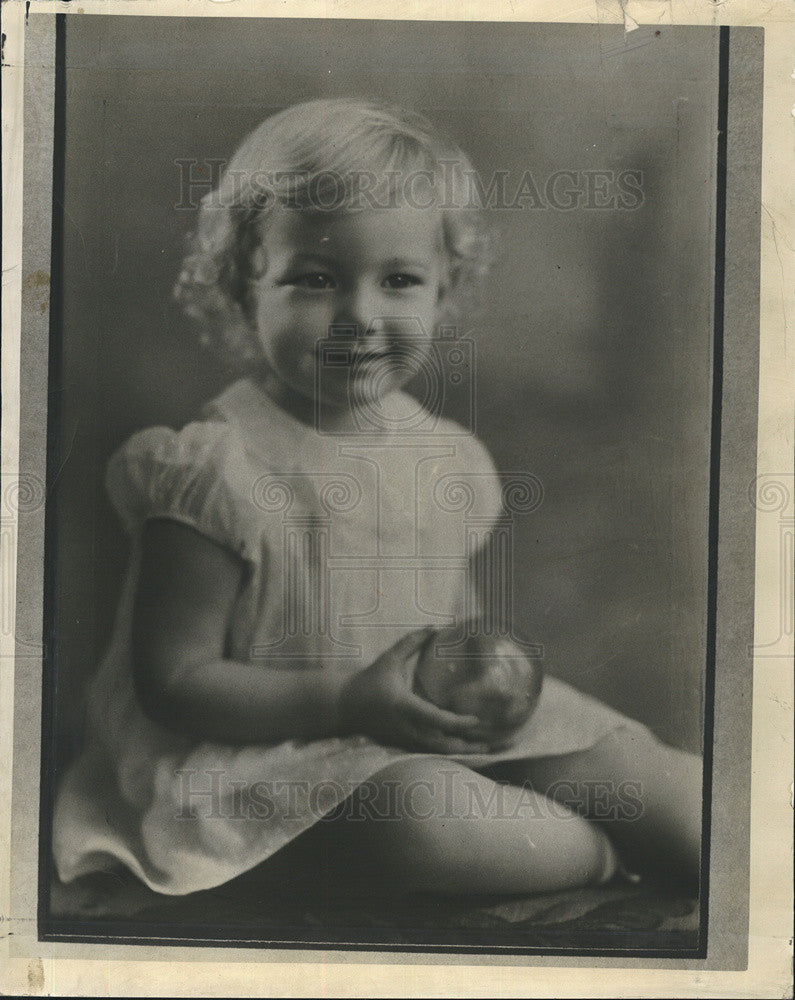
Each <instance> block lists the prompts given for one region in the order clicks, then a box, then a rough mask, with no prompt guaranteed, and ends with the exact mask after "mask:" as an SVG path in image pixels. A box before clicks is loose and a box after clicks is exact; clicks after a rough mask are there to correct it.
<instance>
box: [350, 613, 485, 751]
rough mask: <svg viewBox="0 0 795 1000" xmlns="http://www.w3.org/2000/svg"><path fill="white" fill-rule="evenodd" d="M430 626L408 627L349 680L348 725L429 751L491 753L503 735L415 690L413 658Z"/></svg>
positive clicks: (395, 743)
mask: <svg viewBox="0 0 795 1000" xmlns="http://www.w3.org/2000/svg"><path fill="white" fill-rule="evenodd" d="M431 632H432V629H420V630H419V631H417V632H410V633H409V634H408V635H406V636H404V637H403V638H402V639H400V640H399V641H398V642H396V643H395V645H394V646H392V647H391V648H390V649H388V650H387V651H386V652H385V653H382V655H381V656H379V657H378V659H377V660H376V661H375V662H374V663H372V664H371V665H370V666H369V667H368V668H367V669H366V670H362V671H361V672H360V673H358V674H355V675H354V676H353V677H351V678H350V680H348V681H347V682H346V684H345V686H344V687H343V689H342V692H341V693H340V702H339V713H340V721H341V722H342V725H343V727H344V729H345V730H346V731H348V732H355V733H362V734H364V735H366V736H370V737H371V738H372V739H374V740H377V741H378V742H379V743H385V744H388V745H390V746H400V747H404V748H405V749H408V750H423V751H426V752H429V753H443V754H460V753H488V752H489V751H491V750H494V749H497V747H498V744H499V743H503V744H504V740H497V738H496V737H495V738H491V737H490V734H488V733H487V732H486V731H485V730H484V727H483V724H482V722H481V721H480V720H479V719H478V718H477V717H476V716H474V715H458V714H457V713H455V712H447V711H445V710H444V709H441V708H437V707H436V705H432V704H431V703H430V702H428V701H426V700H425V699H424V698H421V697H420V696H419V695H417V694H415V693H414V691H413V690H412V687H413V680H414V678H413V668H412V665H411V662H410V660H411V657H412V655H413V654H414V653H416V652H417V650H418V649H419V648H420V646H421V645H422V644H423V642H425V641H426V640H427V639H428V637H429V635H430V634H431Z"/></svg>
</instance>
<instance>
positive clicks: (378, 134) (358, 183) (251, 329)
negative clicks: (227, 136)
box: [174, 98, 491, 370]
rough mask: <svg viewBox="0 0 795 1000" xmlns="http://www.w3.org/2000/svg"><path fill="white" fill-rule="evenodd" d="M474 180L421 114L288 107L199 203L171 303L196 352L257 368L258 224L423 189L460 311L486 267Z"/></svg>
mask: <svg viewBox="0 0 795 1000" xmlns="http://www.w3.org/2000/svg"><path fill="white" fill-rule="evenodd" d="M473 173H474V171H473V168H472V165H471V163H470V161H469V159H468V157H467V156H466V154H465V153H464V152H463V151H462V150H461V149H460V148H459V147H458V146H457V145H456V144H455V143H454V142H452V141H450V140H449V139H447V138H446V137H444V136H443V135H442V134H441V133H440V132H439V131H438V130H437V129H436V128H434V126H433V125H431V123H430V122H429V121H428V120H427V119H426V118H425V117H424V116H422V115H420V114H417V113H414V112H408V111H404V110H403V109H400V108H396V107H392V106H390V105H387V104H382V103H380V102H376V101H370V100H362V99H358V98H335V99H329V100H326V99H321V100H314V101H307V102H305V103H303V104H296V105H293V106H292V107H289V108H286V109H285V110H283V111H280V112H279V113H278V114H275V115H273V116H272V117H270V118H268V119H266V120H265V121H264V122H263V123H262V124H261V125H260V126H259V127H258V128H256V129H255V130H254V131H253V132H252V133H251V134H250V135H249V136H248V137H247V138H246V139H245V140H244V141H243V143H242V144H241V146H240V148H239V149H238V150H237V152H236V153H235V154H234V156H233V157H232V159H231V161H230V162H229V164H228V165H227V167H226V170H225V171H224V173H223V175H222V177H221V179H220V181H219V184H218V187H217V188H215V189H214V190H213V191H211V192H209V193H208V194H207V195H205V197H204V198H202V200H201V204H200V209H199V218H198V224H197V227H196V230H195V231H194V232H193V233H192V234H191V235H190V236H189V241H188V254H187V256H186V257H185V260H184V263H183V267H182V272H181V273H180V275H179V278H178V280H177V283H176V286H175V289H174V295H175V298H176V299H177V301H178V302H179V303H180V305H181V306H182V308H183V310H184V311H185V312H186V313H187V314H188V315H189V316H191V317H192V318H194V319H196V320H198V321H199V323H200V325H201V340H202V343H203V344H205V345H206V346H212V347H214V348H215V349H216V350H217V351H218V352H219V353H221V355H222V356H224V358H225V360H226V362H227V363H228V364H229V365H231V367H233V368H236V369H240V370H245V369H247V368H252V367H253V366H255V365H257V364H260V363H261V360H262V359H261V354H260V350H259V344H258V340H257V337H256V330H255V325H254V323H255V320H254V302H253V297H252V281H253V280H254V279H255V278H256V277H257V276H258V265H257V259H258V258H261V253H259V254H258V253H257V251H258V250H259V249H260V248H264V251H265V253H267V246H266V245H264V244H265V237H266V226H265V225H264V222H265V220H266V219H267V216H268V213H269V212H270V210H271V209H272V207H273V206H274V205H275V204H281V205H285V206H287V207H289V208H295V209H304V210H310V211H353V210H356V209H357V208H362V207H373V206H377V207H390V206H391V205H394V204H397V201H396V199H398V198H400V197H403V198H405V197H406V190H405V189H406V182H407V180H410V181H411V184H412V186H413V183H414V180H423V179H424V180H425V181H426V182H427V183H428V184H430V186H431V187H432V189H433V198H434V202H433V203H434V204H435V205H438V206H439V207H440V208H441V209H442V219H443V221H442V227H443V237H444V247H445V251H446V255H447V261H448V267H447V279H448V281H447V285H448V293H449V294H448V303H449V306H450V307H452V306H453V304H454V303H455V302H458V303H459V304H460V303H461V302H462V298H463V294H462V293H465V292H466V291H467V290H471V289H472V288H473V287H474V286H475V284H476V283H477V280H478V279H479V277H480V276H481V275H482V274H483V273H484V272H485V270H486V269H487V267H488V264H489V262H490V257H491V254H490V246H489V242H490V241H489V239H488V236H487V233H486V230H485V225H484V222H483V218H482V213H481V211H480V210H479V207H478V206H477V205H476V204H474V203H473V198H472V190H471V177H472V175H473ZM412 178H413V180H412ZM362 181H365V183H364V184H363V183H362ZM401 185H402V187H401ZM440 186H441V189H442V200H441V201H439V200H438V198H437V194H438V189H439V187H440ZM384 198H386V202H384V200H383V199H384ZM425 207H430V203H425ZM259 273H261V270H260V271H259ZM451 314H452V308H451Z"/></svg>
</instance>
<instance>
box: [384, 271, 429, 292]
mask: <svg viewBox="0 0 795 1000" xmlns="http://www.w3.org/2000/svg"><path fill="white" fill-rule="evenodd" d="M384 284H385V285H386V287H387V288H397V289H400V288H413V287H414V286H415V285H421V284H422V278H420V277H419V276H418V275H416V274H405V273H404V272H402V271H401V272H398V273H397V274H390V275H389V277H388V278H385V279H384Z"/></svg>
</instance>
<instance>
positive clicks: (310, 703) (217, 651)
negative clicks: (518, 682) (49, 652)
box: [132, 520, 486, 753]
mask: <svg viewBox="0 0 795 1000" xmlns="http://www.w3.org/2000/svg"><path fill="white" fill-rule="evenodd" d="M244 572H245V564H244V563H243V561H242V560H240V559H238V558H237V557H236V556H235V555H233V554H232V553H231V552H228V551H227V550H226V549H224V548H223V547H221V546H220V545H217V544H215V543H214V542H212V541H210V540H209V539H207V538H205V537H204V536H203V535H201V534H199V533H198V532H197V531H194V530H193V529H192V528H190V527H188V526H186V525H183V524H180V523H178V522H175V521H170V520H156V521H150V522H149V523H148V524H147V525H146V527H145V529H144V535H143V539H142V553H141V571H140V577H139V582H138V590H137V593H136V600H135V611H134V618H133V638H132V649H133V667H134V676H135V682H136V690H137V692H138V697H139V700H140V702H141V705H142V707H143V709H144V711H145V712H146V713H147V714H148V715H149V716H150V717H152V718H154V719H155V720H156V721H158V722H160V723H161V724H162V725H164V726H166V727H168V728H170V729H173V730H175V731H179V732H183V733H189V734H192V735H198V736H202V737H204V738H205V739H208V740H218V741H220V742H224V743H271V742H278V741H281V740H286V739H317V738H321V737H323V736H334V735H344V734H346V733H351V732H360V733H367V734H368V735H372V736H373V737H374V738H376V739H386V740H387V741H389V742H395V743H397V744H398V745H404V746H409V745H410V746H412V747H414V748H418V749H427V750H434V751H436V752H440V753H461V752H466V750H467V749H470V750H471V751H472V752H482V751H483V750H484V749H486V747H485V745H484V744H483V743H482V741H481V742H477V743H474V742H470V741H469V740H468V739H467V738H466V737H467V736H471V737H473V738H474V737H475V736H476V733H475V730H476V729H477V726H478V720H477V719H472V718H469V717H464V716H458V715H454V714H453V713H449V712H444V711H443V710H441V709H438V708H436V706H432V705H430V704H428V703H426V702H424V701H423V700H422V699H420V698H419V697H417V696H416V695H414V694H413V692H412V690H411V678H410V677H406V670H405V660H406V657H407V656H408V655H409V654H410V652H411V649H410V648H409V647H410V645H411V643H412V642H415V643H416V644H418V642H416V640H415V639H413V638H412V637H411V636H407V637H405V638H404V639H403V640H401V641H400V642H399V643H397V644H396V645H395V646H394V647H393V648H392V649H391V650H388V651H387V652H386V653H385V654H383V656H381V657H379V659H378V660H377V661H376V662H375V663H374V664H373V665H372V666H371V667H369V668H368V669H367V670H365V671H362V672H360V673H359V674H357V675H355V680H354V681H343V680H341V679H340V675H339V674H337V673H336V672H332V671H326V670H321V669H320V666H321V665H320V663H311V664H305V663H304V664H300V665H297V666H296V667H294V668H287V669H282V668H274V667H272V666H269V665H268V664H267V663H266V662H263V663H261V664H260V663H244V662H240V661H236V660H230V659H228V658H226V639H227V632H228V626H229V621H230V618H231V613H232V608H233V605H234V601H235V597H236V595H237V594H238V592H239V590H240V587H241V586H242V584H243V579H244Z"/></svg>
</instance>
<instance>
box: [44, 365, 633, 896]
mask: <svg viewBox="0 0 795 1000" xmlns="http://www.w3.org/2000/svg"><path fill="white" fill-rule="evenodd" d="M203 416H204V419H203V420H201V421H197V422H194V423H190V424H188V425H186V426H185V427H183V428H182V429H181V430H179V431H173V430H171V429H169V428H166V427H153V428H150V429H148V430H144V431H142V432H140V433H138V434H135V435H133V437H132V438H131V439H130V440H129V441H128V442H127V443H126V444H125V445H124V446H123V447H122V448H121V449H119V451H117V452H116V453H115V454H114V455H113V457H112V458H111V460H110V463H109V465H108V472H107V478H106V483H107V489H108V493H109V495H110V498H111V501H112V503H113V505H114V507H115V509H116V511H117V512H118V514H119V515H120V517H121V518H122V520H123V522H124V524H125V527H126V529H127V531H128V534H129V537H130V543H131V555H130V562H129V567H128V571H127V576H126V580H125V584H124V589H123V593H122V597H121V600H120V604H119V608H118V611H117V615H116V619H115V623H114V629H113V634H112V638H111V641H110V644H109V648H108V650H107V652H106V655H105V657H104V659H103V661H102V663H101V664H100V667H99V670H98V671H97V674H96V676H95V677H94V679H93V680H92V682H91V683H90V685H89V690H88V698H87V712H86V739H85V744H84V749H83V750H82V751H81V754H80V755H79V757H78V758H77V759H76V760H75V761H74V762H73V763H72V764H71V765H70V766H69V768H68V769H67V772H66V773H65V775H64V776H63V780H62V781H61V783H60V787H59V791H58V795H57V800H56V808H55V815H54V837H53V850H54V858H55V863H56V867H57V871H58V874H59V877H60V878H61V879H62V880H63V881H65V882H69V881H71V880H72V879H75V878H77V877H78V876H80V875H83V874H86V873H89V872H92V871H95V870H98V869H106V868H107V867H108V866H109V865H112V864H114V863H119V862H120V863H122V864H124V865H126V866H127V867H128V868H130V869H131V870H132V871H133V872H134V873H135V874H136V875H137V876H138V877H139V878H140V879H142V880H143V881H144V882H145V883H146V884H147V885H148V886H150V887H151V888H152V889H155V890H157V891H158V892H162V893H169V894H182V893H188V892H194V891H197V890H201V889H207V888H211V887H213V886H216V885H220V884H221V883H223V882H226V881H228V880H230V879H232V878H235V877H236V876H238V875H240V874H242V873H243V872H245V871H247V870H249V869H251V868H253V867H254V866H256V865H258V864H260V863H261V862H263V861H265V860H266V859H267V858H269V857H270V856H271V855H272V854H273V853H274V852H275V851H278V850H279V848H281V847H282V846H284V845H285V844H286V843H288V842H289V841H291V840H292V839H293V838H295V837H296V836H298V835H299V834H300V833H302V832H303V831H304V830H306V829H308V828H309V827H310V826H312V825H313V824H314V823H316V822H317V821H318V820H320V819H321V818H322V817H323V816H324V815H327V814H328V813H330V812H331V811H333V810H334V809H335V808H336V807H337V806H339V805H340V803H342V802H343V801H345V799H346V798H347V797H348V796H349V795H350V793H351V792H352V791H353V789H355V788H356V787H357V786H358V785H360V784H361V783H362V782H364V781H366V780H367V779H368V778H370V777H372V776H374V775H375V774H377V773H378V772H379V771H380V770H382V769H383V768H384V767H385V766H387V765H389V764H392V763H393V762H395V761H398V760H400V759H403V758H408V757H412V756H417V755H416V754H413V753H408V752H406V751H404V750H401V749H399V748H395V747H390V746H381V745H380V744H378V743H376V742H374V741H373V740H371V739H369V738H367V737H363V736H351V737H345V738H329V739H320V740H315V741H297V740H288V741H285V742H281V743H278V744H275V745H273V744H270V745H248V746H243V747H241V746H227V745H222V744H219V743H216V742H205V741H202V740H201V739H198V738H190V737H186V736H182V735H177V734H175V733H173V732H171V731H169V730H167V729H165V728H163V727H161V726H159V725H157V724H156V723H155V722H153V721H151V720H150V719H149V718H148V717H147V716H145V715H144V714H143V713H142V711H141V710H140V708H139V706H138V703H137V701H136V697H135V693H134V690H133V683H132V672H131V666H130V644H131V642H130V640H131V622H132V607H133V597H134V593H135V587H136V580H137V574H138V565H139V558H140V554H139V542H140V534H141V529H142V526H143V524H144V523H145V521H146V520H147V519H149V518H156V517H158V518H159V517H167V518H170V519H174V520H177V521H180V522H183V523H185V524H189V525H191V526H193V527H194V528H195V529H197V530H198V531H200V532H201V533H203V534H204V535H206V536H207V537H208V538H211V539H213V540H214V541H216V542H218V543H220V544H221V545H224V546H227V547H228V548H229V549H231V550H232V551H234V552H236V553H238V554H239V555H240V556H242V558H243V559H244V560H245V562H246V564H247V567H248V573H247V576H246V579H245V586H244V587H243V589H242V590H241V592H240V594H239V596H238V598H237V601H236V604H235V608H234V613H233V620H232V622H231V628H230V635H229V652H228V655H229V658H230V659H231V660H240V661H249V662H262V663H265V662H268V663H271V664H274V665H279V664H281V665H284V666H295V665H296V664H297V663H299V662H304V663H308V664H312V663H321V662H322V669H323V670H325V671H345V672H354V671H358V670H362V669H364V668H366V667H367V666H368V665H369V664H371V663H372V662H373V661H374V660H375V659H376V658H377V657H378V656H379V655H380V654H381V653H383V652H384V651H385V650H386V649H388V648H389V647H390V646H392V645H393V644H394V643H395V642H396V641H397V640H398V639H399V638H400V637H401V636H402V635H405V634H406V632H408V631H410V630H413V629H415V628H420V627H422V626H425V625H429V624H435V625H439V626H442V625H449V624H454V623H456V622H461V621H462V620H464V618H465V617H466V616H467V615H469V614H470V613H471V612H472V607H471V605H470V603H469V600H470V598H469V595H468V577H467V573H466V566H467V562H468V560H469V558H470V556H471V555H472V553H473V551H474V550H475V549H477V547H478V546H479V545H480V543H481V542H482V541H483V540H484V539H486V538H487V536H488V534H489V532H490V531H491V530H493V528H494V525H495V523H503V524H505V523H507V522H506V521H505V519H504V518H503V521H502V522H500V521H499V519H500V517H501V513H504V505H503V500H504V498H505V497H504V492H503V490H502V488H501V485H500V481H499V479H498V477H497V476H496V474H495V471H494V467H493V465H492V462H491V460H490V458H489V456H488V454H487V452H486V450H485V449H484V447H483V446H482V445H481V444H480V443H479V442H478V441H477V440H476V439H475V438H474V437H472V436H471V435H468V434H466V433H465V432H464V431H463V429H462V428H461V427H459V426H458V425H457V424H454V423H452V422H450V421H446V420H439V419H435V418H432V417H428V418H427V419H424V418H423V411H420V410H419V409H418V406H417V403H416V401H414V400H413V399H411V397H409V396H406V395H403V394H396V395H394V396H392V397H389V411H388V412H385V414H382V416H385V417H386V418H388V419H385V420H384V422H383V423H382V426H381V429H380V430H378V431H377V432H376V433H370V432H369V431H370V430H371V428H366V429H365V430H367V431H368V432H367V433H364V432H362V433H359V434H355V435H353V434H352V435H344V436H339V435H327V434H326V435H319V434H318V433H317V432H316V431H315V430H314V429H312V428H310V427H308V426H306V425H304V424H302V423H301V422H299V421H298V420H296V419H295V418H293V417H291V416H290V415H288V414H287V413H285V412H284V411H283V410H281V409H280V408H279V407H277V406H276V405H275V404H274V403H273V402H272V401H271V400H270V399H269V398H268V397H267V396H266V395H265V394H263V393H262V392H261V391H260V389H259V388H258V386H257V385H256V383H254V382H253V381H251V380H249V379H244V380H241V381H239V382H237V383H235V384H234V385H232V386H231V387H230V388H229V389H227V390H226V391H225V392H224V393H222V394H221V395H220V396H219V397H218V398H217V399H216V400H214V401H213V402H212V403H211V404H209V405H208V407H207V408H206V410H205V413H204V415H203ZM514 486H516V484H514ZM518 488H519V491H520V492H521V489H522V486H521V484H519V487H518ZM514 600H515V601H518V600H521V595H516V596H515V597H514ZM308 669H312V668H311V667H308ZM626 726H631V727H639V728H640V725H639V723H636V722H633V721H632V720H630V719H628V718H626V717H625V716H623V715H620V714H619V713H617V712H615V711H613V710H612V709H610V708H608V707H606V706H604V705H602V704H601V703H600V702H598V701H596V700H594V699H592V698H589V697H587V696H585V695H583V694H581V693H580V692H578V691H576V690H575V689H573V688H572V687H570V686H569V685H567V684H564V683H563V682H562V681H559V680H556V679H555V678H552V677H547V678H546V679H545V681H544V687H543V691H542V694H541V698H540V701H539V703H538V707H537V708H536V711H535V713H534V714H533V716H532V718H531V719H530V720H529V722H528V723H527V724H526V725H525V727H524V728H523V729H522V730H521V731H520V733H519V735H518V738H517V740H516V742H515V745H514V746H513V747H511V749H510V750H507V751H503V752H500V753H496V754H478V755H467V756H462V757H458V758H456V759H457V760H459V761H461V762H463V763H466V764H467V765H468V766H470V767H473V768H478V767H483V766H486V765H488V764H491V763H496V762H497V761H500V760H504V761H507V760H517V759H522V758H533V757H542V756H543V757H546V756H553V755H558V754H564V753H571V752H574V751H577V750H583V749H586V748H588V747H590V746H593V745H594V744H595V743H596V742H597V741H598V740H600V739H601V738H603V737H604V736H605V735H607V734H608V733H609V732H611V731H612V730H615V729H618V728H622V727H626Z"/></svg>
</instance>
